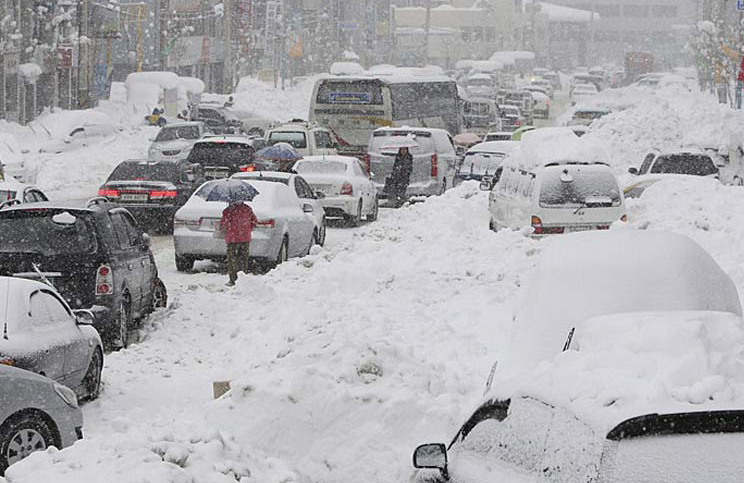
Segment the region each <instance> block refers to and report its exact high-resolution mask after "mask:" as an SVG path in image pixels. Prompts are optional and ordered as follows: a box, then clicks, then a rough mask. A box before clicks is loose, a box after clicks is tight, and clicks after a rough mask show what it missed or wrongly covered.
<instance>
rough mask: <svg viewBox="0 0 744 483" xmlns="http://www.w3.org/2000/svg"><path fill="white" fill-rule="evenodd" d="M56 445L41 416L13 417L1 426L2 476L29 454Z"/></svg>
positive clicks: (0, 466) (0, 473)
mask: <svg viewBox="0 0 744 483" xmlns="http://www.w3.org/2000/svg"><path fill="white" fill-rule="evenodd" d="M19 438H20V439H19ZM21 443H25V444H21ZM56 445H57V441H55V440H54V432H53V431H52V428H50V427H49V425H48V424H47V423H46V422H45V421H44V420H43V419H41V417H40V416H37V415H35V414H28V413H27V414H23V415H17V416H12V417H11V418H10V419H8V420H7V421H5V422H4V423H3V425H2V426H0V475H2V474H4V473H5V470H6V469H8V466H10V465H11V464H13V463H17V462H18V461H20V460H22V459H23V458H25V457H26V456H28V455H29V454H31V453H33V452H35V451H43V450H45V449H46V448H48V447H49V446H56Z"/></svg>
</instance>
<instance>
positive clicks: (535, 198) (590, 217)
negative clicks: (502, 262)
mask: <svg viewBox="0 0 744 483" xmlns="http://www.w3.org/2000/svg"><path fill="white" fill-rule="evenodd" d="M481 189H482V190H484V191H490V194H489V197H488V210H489V213H490V216H489V219H490V221H489V228H491V230H493V231H498V230H499V229H500V228H512V229H515V230H519V229H522V228H525V227H528V226H529V227H532V230H533V232H532V235H533V236H536V237H540V236H542V235H548V234H558V233H570V232H577V231H587V230H606V229H608V228H609V227H610V225H611V224H612V223H613V222H615V221H618V220H622V221H625V220H626V214H625V202H624V198H623V194H622V191H621V190H620V188H619V186H618V183H617V178H616V177H615V175H614V174H613V173H612V171H611V170H610V168H609V166H607V165H606V164H601V163H580V162H575V161H563V162H554V163H548V164H546V165H545V166H542V167H538V168H536V169H534V170H532V171H526V170H524V169H521V168H519V167H515V166H511V165H506V164H505V165H502V166H501V167H500V168H499V169H498V170H497V171H496V173H495V174H494V176H493V178H492V179H488V178H486V179H484V180H482V181H481Z"/></svg>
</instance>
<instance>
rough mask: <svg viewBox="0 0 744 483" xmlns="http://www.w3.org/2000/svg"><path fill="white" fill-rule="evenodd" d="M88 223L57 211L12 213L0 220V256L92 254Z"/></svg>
mask: <svg viewBox="0 0 744 483" xmlns="http://www.w3.org/2000/svg"><path fill="white" fill-rule="evenodd" d="M95 251H96V237H95V232H94V231H93V228H92V223H91V222H90V221H89V220H86V218H85V217H83V216H80V215H79V214H71V213H69V212H66V211H59V210H41V211H37V210H34V211H16V212H13V213H9V214H8V216H4V217H2V218H0V253H28V254H36V255H39V256H44V257H48V256H55V255H69V254H85V253H94V252H95Z"/></svg>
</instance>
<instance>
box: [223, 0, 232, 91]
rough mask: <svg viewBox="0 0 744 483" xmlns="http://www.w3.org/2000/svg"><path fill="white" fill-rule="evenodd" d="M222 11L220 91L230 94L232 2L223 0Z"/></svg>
mask: <svg viewBox="0 0 744 483" xmlns="http://www.w3.org/2000/svg"><path fill="white" fill-rule="evenodd" d="M222 5H223V7H222V8H223V11H222V18H223V19H224V21H225V26H224V35H223V37H224V38H223V39H222V43H223V48H224V54H223V55H224V59H223V62H224V64H223V68H222V76H223V81H222V91H223V92H224V93H226V94H228V93H230V92H232V90H233V69H234V65H233V64H234V62H233V49H232V45H233V42H232V31H233V29H232V17H233V8H232V5H233V4H232V0H223V4H222Z"/></svg>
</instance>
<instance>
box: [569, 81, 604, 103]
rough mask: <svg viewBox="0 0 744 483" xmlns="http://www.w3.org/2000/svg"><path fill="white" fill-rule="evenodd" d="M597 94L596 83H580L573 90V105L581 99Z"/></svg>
mask: <svg viewBox="0 0 744 483" xmlns="http://www.w3.org/2000/svg"><path fill="white" fill-rule="evenodd" d="M597 94H598V91H597V86H595V85H594V84H578V85H576V87H574V88H573V90H572V91H571V105H572V106H573V105H575V104H576V103H577V102H579V101H580V100H582V99H587V98H589V97H594V96H596V95H597Z"/></svg>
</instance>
